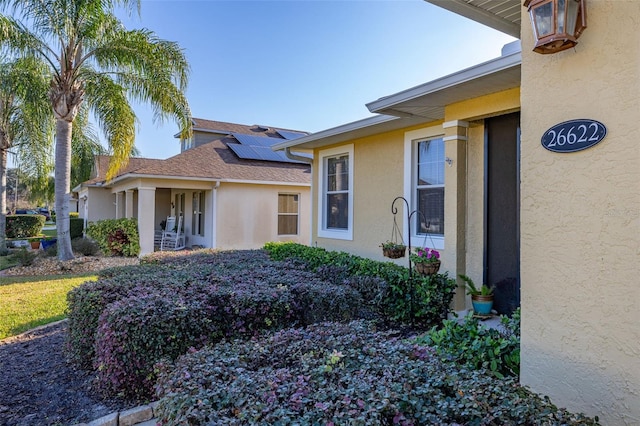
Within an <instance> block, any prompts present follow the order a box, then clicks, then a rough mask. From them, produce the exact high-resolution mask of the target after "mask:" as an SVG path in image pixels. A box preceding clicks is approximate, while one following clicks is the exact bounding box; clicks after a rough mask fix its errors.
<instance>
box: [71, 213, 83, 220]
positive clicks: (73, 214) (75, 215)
mask: <svg viewBox="0 0 640 426" xmlns="http://www.w3.org/2000/svg"><path fill="white" fill-rule="evenodd" d="M78 217H80V213H79V212H69V219H75V218H78Z"/></svg>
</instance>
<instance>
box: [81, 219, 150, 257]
mask: <svg viewBox="0 0 640 426" xmlns="http://www.w3.org/2000/svg"><path fill="white" fill-rule="evenodd" d="M86 233H87V236H88V237H90V238H92V239H93V240H95V241H96V242H97V243H98V245H99V246H100V249H101V250H102V251H103V252H104V253H105V254H106V255H109V256H137V255H138V253H140V237H139V235H138V223H137V221H136V220H135V219H106V220H100V221H98V222H96V223H91V224H89V226H87V231H86Z"/></svg>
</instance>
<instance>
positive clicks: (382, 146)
mask: <svg viewBox="0 0 640 426" xmlns="http://www.w3.org/2000/svg"><path fill="white" fill-rule="evenodd" d="M349 144H353V147H354V153H353V157H354V158H353V169H354V170H353V176H354V182H353V188H352V190H353V215H354V218H353V240H339V239H331V238H320V237H318V227H319V226H321V224H319V222H318V221H319V210H318V209H319V205H318V204H319V201H318V200H319V198H318V197H319V195H318V191H319V185H314V188H313V191H314V193H313V200H314V208H313V223H314V226H313V243H314V244H317V245H318V246H319V247H324V248H326V249H328V250H337V251H346V252H349V253H353V254H356V255H359V256H363V257H368V258H371V259H376V260H389V259H387V258H385V257H383V256H382V249H381V248H380V247H379V246H380V244H381V243H382V242H384V241H386V240H390V239H391V232H392V229H393V215H392V214H391V202H392V201H393V200H394V198H395V197H398V196H402V195H403V190H404V187H403V174H404V153H403V144H404V130H402V131H395V132H389V133H383V134H380V135H375V136H371V137H367V138H361V139H355V140H353V141H349ZM324 149H326V148H323V149H322V150H324ZM322 150H316V151H315V152H314V159H315V163H314V167H313V173H314V176H313V180H314V182H321V179H322V177H319V176H318V170H319V161H321V159H320V153H321V151H322ZM396 206H397V207H399V211H398V215H397V218H396V219H397V223H398V226H399V227H400V230H402V227H403V224H404V222H405V220H403V218H405V217H406V212H405V210H404V208H403V204H400V203H397V204H396ZM405 243H406V241H405ZM396 262H397V263H399V264H406V258H405V259H398V260H396Z"/></svg>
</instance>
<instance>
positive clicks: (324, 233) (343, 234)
mask: <svg viewBox="0 0 640 426" xmlns="http://www.w3.org/2000/svg"><path fill="white" fill-rule="evenodd" d="M342 155H347V157H348V164H349V190H348V192H347V201H348V203H349V207H348V209H347V214H348V215H349V217H348V219H347V229H329V228H327V226H326V223H327V221H326V211H327V210H326V204H325V202H326V199H327V198H326V192H327V177H326V176H325V173H326V171H327V166H326V163H327V160H328V159H329V158H334V157H340V156H342ZM319 157H320V158H319V164H318V180H319V181H320V185H319V188H318V237H320V238H332V239H336V240H353V144H349V145H342V146H339V147H336V148H331V149H325V150H322V151H320V152H319Z"/></svg>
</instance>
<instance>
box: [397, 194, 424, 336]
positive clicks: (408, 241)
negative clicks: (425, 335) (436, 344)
mask: <svg viewBox="0 0 640 426" xmlns="http://www.w3.org/2000/svg"><path fill="white" fill-rule="evenodd" d="M398 200H402V201H404V204H405V211H406V212H407V250H408V251H409V255H408V256H407V257H408V259H409V297H410V298H411V299H410V300H409V311H410V314H411V323H413V322H414V318H415V315H414V309H413V299H414V297H415V294H414V293H415V292H414V289H413V268H411V218H412V217H413V216H414V215H415V214H418V215H420V216H422V219H423V220H425V217H424V214H422V212H420V211H419V210H413V211H411V210H410V207H409V202H408V201H407V199H406V198H404V197H396V198H394V200H393V202H392V203H391V213H392V214H393V215H394V216H395V215H397V214H398V208H397V207H396V206H395V204H396V201H398ZM425 222H426V220H425Z"/></svg>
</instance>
